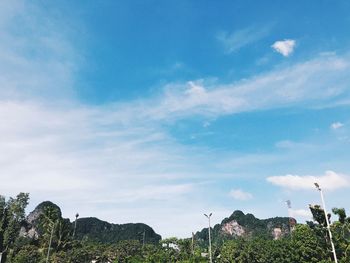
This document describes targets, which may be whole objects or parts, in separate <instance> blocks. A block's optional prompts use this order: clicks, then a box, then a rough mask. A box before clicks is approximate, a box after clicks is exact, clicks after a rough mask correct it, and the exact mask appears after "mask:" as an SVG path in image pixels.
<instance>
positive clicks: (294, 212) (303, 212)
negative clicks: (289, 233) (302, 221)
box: [289, 209, 312, 219]
mask: <svg viewBox="0 0 350 263" xmlns="http://www.w3.org/2000/svg"><path fill="white" fill-rule="evenodd" d="M289 213H290V216H291V217H295V218H298V217H303V218H306V219H310V218H312V214H311V212H310V210H307V209H289Z"/></svg>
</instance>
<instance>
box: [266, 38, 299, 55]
mask: <svg viewBox="0 0 350 263" xmlns="http://www.w3.org/2000/svg"><path fill="white" fill-rule="evenodd" d="M295 44H296V42H295V40H293V39H286V40H282V41H276V42H275V43H273V45H272V46H271V47H272V48H273V49H274V50H275V51H277V52H278V53H280V54H281V55H282V56H284V57H288V56H289V55H291V54H292V53H293V51H294V48H295Z"/></svg>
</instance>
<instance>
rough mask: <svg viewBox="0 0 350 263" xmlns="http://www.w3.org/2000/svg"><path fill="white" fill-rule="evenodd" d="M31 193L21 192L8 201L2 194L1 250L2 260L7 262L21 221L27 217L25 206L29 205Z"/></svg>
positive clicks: (0, 220)
mask: <svg viewBox="0 0 350 263" xmlns="http://www.w3.org/2000/svg"><path fill="white" fill-rule="evenodd" d="M28 200H29V194H27V193H19V194H18V195H17V196H16V198H12V197H10V198H9V200H8V201H7V202H6V200H5V197H3V196H0V252H2V253H3V255H2V257H3V258H2V262H6V258H7V254H8V251H9V250H10V249H11V248H12V245H13V243H14V241H15V240H16V239H17V237H18V235H19V231H20V228H21V223H22V222H23V221H24V219H25V208H26V207H27V205H28Z"/></svg>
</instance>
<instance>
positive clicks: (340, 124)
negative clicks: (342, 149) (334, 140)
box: [331, 121, 344, 130]
mask: <svg viewBox="0 0 350 263" xmlns="http://www.w3.org/2000/svg"><path fill="white" fill-rule="evenodd" d="M343 126H344V123H341V122H339V121H338V122H334V123H332V124H331V128H332V129H333V130H338V129H340V128H341V127H343Z"/></svg>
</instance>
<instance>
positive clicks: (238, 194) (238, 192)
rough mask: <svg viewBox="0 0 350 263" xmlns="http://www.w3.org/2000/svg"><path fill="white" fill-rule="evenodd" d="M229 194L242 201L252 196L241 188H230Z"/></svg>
mask: <svg viewBox="0 0 350 263" xmlns="http://www.w3.org/2000/svg"><path fill="white" fill-rule="evenodd" d="M229 195H230V196H231V197H232V198H234V199H237V200H242V201H246V200H250V199H252V198H253V195H252V194H251V193H248V192H245V191H243V190H241V189H232V190H231V191H230V193H229Z"/></svg>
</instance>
